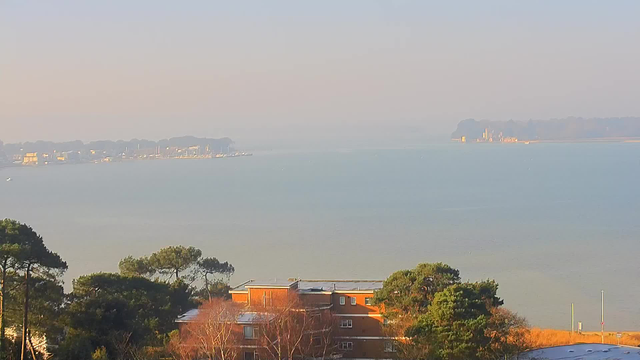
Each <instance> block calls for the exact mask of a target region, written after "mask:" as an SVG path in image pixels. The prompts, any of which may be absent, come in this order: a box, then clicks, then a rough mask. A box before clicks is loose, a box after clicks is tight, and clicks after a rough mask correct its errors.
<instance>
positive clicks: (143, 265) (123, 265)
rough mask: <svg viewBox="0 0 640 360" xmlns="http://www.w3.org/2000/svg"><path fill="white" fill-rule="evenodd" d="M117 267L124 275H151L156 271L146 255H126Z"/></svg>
mask: <svg viewBox="0 0 640 360" xmlns="http://www.w3.org/2000/svg"><path fill="white" fill-rule="evenodd" d="M118 269H119V270H120V274H122V275H125V276H145V277H151V276H153V275H154V274H155V273H156V269H154V268H153V267H152V266H151V264H149V259H148V258H146V257H141V258H134V257H133V256H127V257H126V258H124V259H122V260H120V263H119V264H118Z"/></svg>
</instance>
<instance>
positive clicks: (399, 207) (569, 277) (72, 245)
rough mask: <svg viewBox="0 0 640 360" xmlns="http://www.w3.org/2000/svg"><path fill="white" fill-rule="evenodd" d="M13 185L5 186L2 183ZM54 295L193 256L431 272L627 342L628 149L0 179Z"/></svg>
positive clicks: (639, 195)
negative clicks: (57, 284)
mask: <svg viewBox="0 0 640 360" xmlns="http://www.w3.org/2000/svg"><path fill="white" fill-rule="evenodd" d="M6 177H12V178H13V179H14V181H13V182H5V181H4V178H6ZM0 178H1V179H3V181H2V182H0V217H9V218H15V219H18V220H20V221H23V222H26V223H29V224H31V225H32V226H34V228H35V229H36V230H37V231H38V232H40V233H41V234H42V235H43V237H44V238H45V241H46V242H47V244H48V245H49V247H50V248H51V249H53V250H54V251H57V252H58V253H60V254H61V255H62V256H63V258H64V259H65V260H67V261H68V263H69V266H70V268H69V271H68V274H67V276H66V282H67V284H70V282H71V279H73V278H75V277H77V276H79V275H81V274H84V273H90V272H96V271H115V270H116V269H117V263H118V261H119V260H120V259H121V258H123V257H125V256H127V255H136V256H138V255H144V254H149V253H151V252H153V251H155V250H157V249H159V248H161V247H163V246H167V245H173V244H184V245H193V246H196V247H199V248H201V249H202V250H203V252H204V253H205V254H206V255H209V256H216V257H218V258H219V259H222V260H228V261H230V262H231V263H233V264H234V265H235V267H236V269H237V272H236V275H235V276H234V278H233V280H232V282H234V283H235V282H240V281H243V280H245V279H249V278H266V277H295V276H297V277H307V278H367V279H370V278H385V277H386V276H388V275H389V274H390V273H391V272H393V271H395V270H398V269H403V268H410V267H413V266H414V265H415V264H417V263H419V262H436V261H443V262H447V263H449V264H451V265H452V266H455V267H457V268H459V269H460V270H461V271H462V275H463V278H465V279H469V280H480V279H484V278H494V279H496V280H497V281H498V282H499V283H500V295H501V296H502V297H503V298H504V299H505V303H506V306H507V307H509V308H511V309H513V310H516V311H518V312H519V313H521V314H523V315H525V316H527V317H528V318H529V320H530V322H531V323H532V324H534V325H538V326H545V327H556V328H568V327H569V326H570V312H569V309H570V303H571V302H574V303H575V306H576V320H579V321H583V323H584V325H585V328H586V329H587V330H589V329H593V330H595V329H599V321H600V320H599V319H600V310H599V301H600V290H601V289H604V290H605V292H606V323H607V328H609V329H612V330H614V329H615V330H627V329H636V330H637V329H640V306H638V300H639V299H640V285H638V279H639V278H640V265H639V264H638V255H639V250H638V248H639V242H638V241H639V240H640V236H639V235H640V221H639V220H640V203H639V201H640V188H639V184H640V144H535V145H534V144H532V145H529V146H526V145H513V146H499V145H475V146H474V145H467V146H463V145H458V144H446V145H445V144H443V145H433V146H427V147H424V148H421V149H403V150H357V151H343V152H338V151H336V152H309V153H288V154H286V153H285V154H282V153H281V154H256V156H253V157H247V158H234V159H213V160H192V161H189V160H187V161H185V160H173V161H150V162H136V163H114V164H103V165H67V166H57V167H56V166H52V167H41V168H12V169H2V170H0Z"/></svg>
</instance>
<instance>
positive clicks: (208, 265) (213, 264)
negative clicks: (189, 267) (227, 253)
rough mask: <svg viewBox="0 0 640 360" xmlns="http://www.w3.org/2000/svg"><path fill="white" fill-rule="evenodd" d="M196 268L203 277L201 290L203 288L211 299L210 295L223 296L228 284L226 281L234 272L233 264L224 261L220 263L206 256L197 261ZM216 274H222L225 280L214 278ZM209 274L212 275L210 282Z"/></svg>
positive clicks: (226, 291)
mask: <svg viewBox="0 0 640 360" xmlns="http://www.w3.org/2000/svg"><path fill="white" fill-rule="evenodd" d="M198 268H199V271H200V274H201V275H202V277H203V279H204V288H203V290H205V291H204V292H206V294H207V298H208V299H211V298H212V297H220V295H222V296H225V295H226V293H228V288H229V286H228V285H227V282H228V280H229V278H230V277H231V275H233V273H234V272H235V268H234V267H233V265H231V264H229V263H228V262H226V261H225V262H223V263H221V262H220V261H219V260H218V259H216V258H214V257H208V258H204V259H201V260H200V261H198ZM216 275H220V276H223V277H224V278H225V279H226V280H227V281H222V280H220V279H219V278H216V277H215V276H216ZM210 276H213V277H214V279H213V281H212V282H211V281H210V279H209V277H210Z"/></svg>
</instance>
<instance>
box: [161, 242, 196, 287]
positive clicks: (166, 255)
mask: <svg viewBox="0 0 640 360" xmlns="http://www.w3.org/2000/svg"><path fill="white" fill-rule="evenodd" d="M201 256H202V251H200V249H196V248H194V247H193V246H189V247H184V246H168V247H166V248H162V249H160V250H159V251H157V252H155V253H153V254H151V256H150V257H149V264H150V265H151V267H152V268H153V269H155V270H156V271H157V272H158V273H160V274H162V275H167V276H169V278H171V277H173V276H175V281H177V280H179V279H181V278H180V273H181V272H185V271H187V270H189V269H191V268H192V267H193V266H194V265H196V264H197V262H198V260H199V259H200V257H201ZM193 277H194V274H188V275H187V279H191V280H193Z"/></svg>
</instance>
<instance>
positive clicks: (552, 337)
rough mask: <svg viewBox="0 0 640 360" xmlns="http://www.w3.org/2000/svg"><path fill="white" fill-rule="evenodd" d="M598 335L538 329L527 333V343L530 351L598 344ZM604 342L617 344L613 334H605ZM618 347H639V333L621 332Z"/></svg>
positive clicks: (599, 339)
mask: <svg viewBox="0 0 640 360" xmlns="http://www.w3.org/2000/svg"><path fill="white" fill-rule="evenodd" d="M600 341H601V337H600V333H599V332H598V333H594V332H589V333H586V332H585V333H582V334H578V333H574V334H573V335H572V334H571V331H566V330H552V329H538V328H533V329H531V330H530V331H529V334H528V341H527V343H528V344H529V346H530V348H531V349H537V348H542V347H548V346H560V345H570V344H579V343H600ZM604 342H605V343H607V344H618V338H617V337H616V333H615V332H605V333H604ZM620 345H630V346H638V345H640V333H639V332H623V333H622V338H620Z"/></svg>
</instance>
